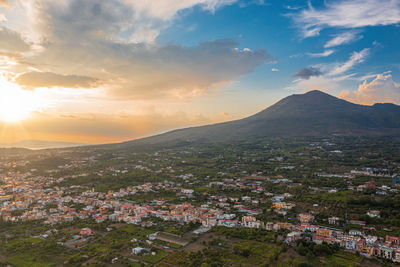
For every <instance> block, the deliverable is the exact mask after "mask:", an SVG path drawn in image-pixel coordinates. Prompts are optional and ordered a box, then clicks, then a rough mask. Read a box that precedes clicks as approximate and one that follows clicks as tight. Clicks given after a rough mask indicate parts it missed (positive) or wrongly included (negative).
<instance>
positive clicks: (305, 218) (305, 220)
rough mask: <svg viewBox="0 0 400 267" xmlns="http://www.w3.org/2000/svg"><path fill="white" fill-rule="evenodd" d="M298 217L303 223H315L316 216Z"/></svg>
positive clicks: (305, 214) (301, 214)
mask: <svg viewBox="0 0 400 267" xmlns="http://www.w3.org/2000/svg"><path fill="white" fill-rule="evenodd" d="M298 217H299V220H300V222H301V223H310V222H312V221H314V216H313V215H311V214H309V213H300V214H299V216H298Z"/></svg>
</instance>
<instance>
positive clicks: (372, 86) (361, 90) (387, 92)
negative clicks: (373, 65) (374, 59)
mask: <svg viewBox="0 0 400 267" xmlns="http://www.w3.org/2000/svg"><path fill="white" fill-rule="evenodd" d="M339 97H340V98H343V99H346V100H348V101H351V102H355V103H359V104H365V105H372V104H374V103H396V104H400V84H399V83H396V82H394V81H393V80H392V76H391V75H390V74H387V75H384V74H378V75H377V76H376V78H375V79H374V80H372V81H371V82H370V83H367V81H364V82H363V83H362V84H360V86H359V87H358V90H357V91H348V90H343V91H341V93H340V94H339Z"/></svg>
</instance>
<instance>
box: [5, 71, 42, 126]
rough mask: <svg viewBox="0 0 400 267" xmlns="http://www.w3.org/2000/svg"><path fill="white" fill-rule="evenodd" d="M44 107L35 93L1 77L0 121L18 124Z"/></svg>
mask: <svg viewBox="0 0 400 267" xmlns="http://www.w3.org/2000/svg"><path fill="white" fill-rule="evenodd" d="M42 106H43V103H42V101H41V99H40V98H39V97H38V96H37V95H35V92H34V91H26V90H22V89H21V88H20V87H19V86H18V85H17V84H14V83H11V82H9V81H8V80H7V79H6V78H5V77H3V76H0V121H3V122H6V123H18V122H20V121H22V120H25V119H27V118H28V117H29V116H30V114H31V113H32V112H33V111H35V110H37V109H38V108H40V107H42Z"/></svg>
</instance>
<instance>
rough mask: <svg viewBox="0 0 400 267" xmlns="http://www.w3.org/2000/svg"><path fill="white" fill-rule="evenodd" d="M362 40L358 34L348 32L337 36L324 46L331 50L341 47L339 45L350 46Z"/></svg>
mask: <svg viewBox="0 0 400 267" xmlns="http://www.w3.org/2000/svg"><path fill="white" fill-rule="evenodd" d="M360 38H362V36H360V35H358V33H357V32H355V31H347V32H343V33H340V34H338V35H336V36H335V37H334V38H332V39H331V40H329V41H328V42H327V43H326V44H325V45H324V47H325V48H330V47H335V46H339V45H343V44H349V43H352V42H354V41H356V40H359V39H360Z"/></svg>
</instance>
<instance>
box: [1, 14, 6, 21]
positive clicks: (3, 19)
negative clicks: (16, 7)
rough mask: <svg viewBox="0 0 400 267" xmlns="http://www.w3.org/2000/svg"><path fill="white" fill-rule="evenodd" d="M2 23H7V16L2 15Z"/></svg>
mask: <svg viewBox="0 0 400 267" xmlns="http://www.w3.org/2000/svg"><path fill="white" fill-rule="evenodd" d="M0 22H7V18H6V15H4V14H2V13H0Z"/></svg>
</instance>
